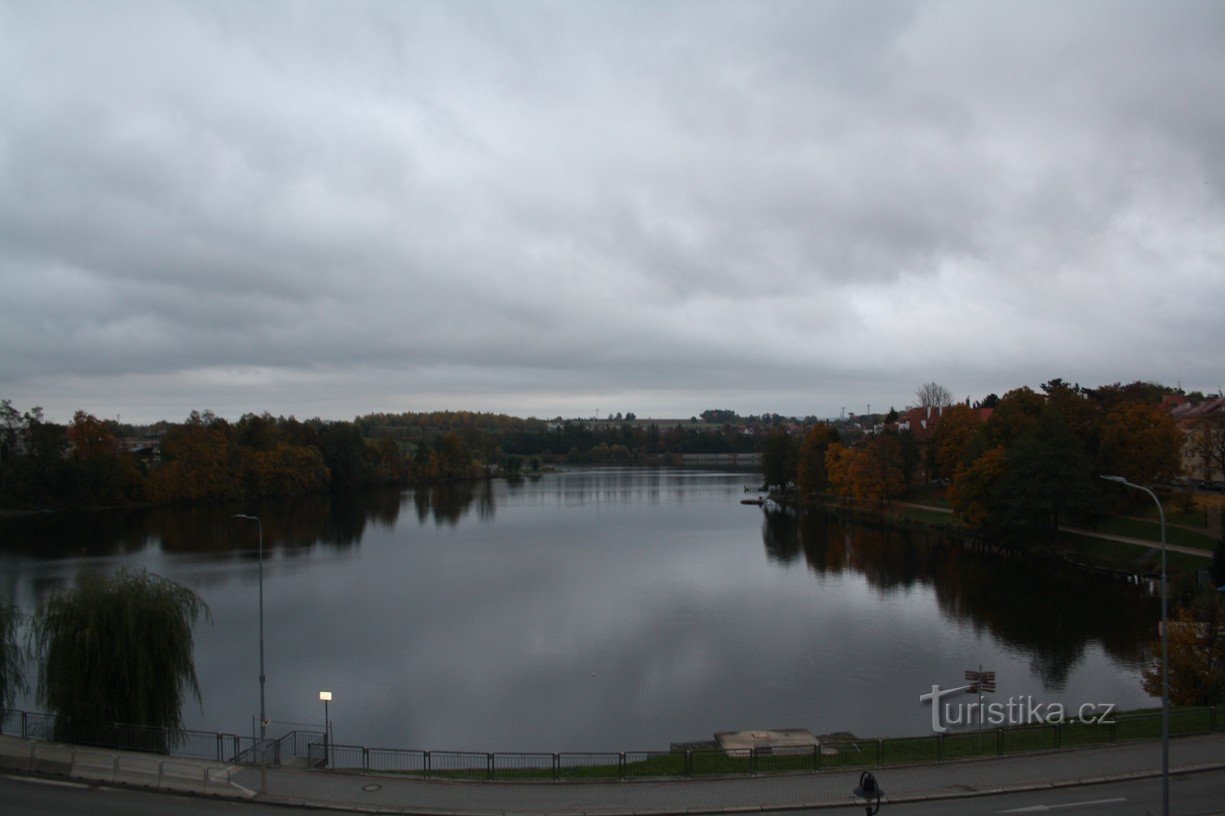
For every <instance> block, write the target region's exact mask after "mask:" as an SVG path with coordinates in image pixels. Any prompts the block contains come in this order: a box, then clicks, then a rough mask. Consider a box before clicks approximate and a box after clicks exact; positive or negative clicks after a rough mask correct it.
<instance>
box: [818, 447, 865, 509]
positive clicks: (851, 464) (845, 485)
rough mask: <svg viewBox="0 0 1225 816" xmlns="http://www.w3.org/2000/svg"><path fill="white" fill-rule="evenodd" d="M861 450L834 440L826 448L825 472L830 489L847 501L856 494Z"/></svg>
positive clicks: (843, 500) (844, 501)
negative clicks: (847, 446) (857, 467)
mask: <svg viewBox="0 0 1225 816" xmlns="http://www.w3.org/2000/svg"><path fill="white" fill-rule="evenodd" d="M859 455H860V452H859V451H857V450H852V449H851V448H844V447H843V446H842V444H841V443H840V442H834V443H833V444H831V445H830V446H829V447H828V448H827V449H826V450H825V473H826V476H827V478H828V479H829V487H830V490H832V491H833V492H834V494H835V495H837V496H838V497H839V498H841V499H842V502H843V504H845V503H847V502H848V501H849V500H850V499H851V497H852V496H854V495H855V470H856V460H857V459H858V458H859Z"/></svg>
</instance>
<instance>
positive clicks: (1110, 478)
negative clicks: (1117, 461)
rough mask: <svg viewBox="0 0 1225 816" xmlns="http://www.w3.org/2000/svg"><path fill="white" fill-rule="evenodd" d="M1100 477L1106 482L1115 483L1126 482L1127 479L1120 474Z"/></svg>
mask: <svg viewBox="0 0 1225 816" xmlns="http://www.w3.org/2000/svg"><path fill="white" fill-rule="evenodd" d="M1102 478H1103V479H1105V480H1106V481H1108V482H1114V483H1116V484H1127V480H1126V479H1124V478H1123V477H1122V476H1103V477H1102Z"/></svg>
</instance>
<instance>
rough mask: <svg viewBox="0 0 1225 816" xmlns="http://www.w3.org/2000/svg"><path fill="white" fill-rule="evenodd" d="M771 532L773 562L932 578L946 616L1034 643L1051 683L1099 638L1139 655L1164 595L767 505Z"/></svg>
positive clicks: (885, 585)
mask: <svg viewBox="0 0 1225 816" xmlns="http://www.w3.org/2000/svg"><path fill="white" fill-rule="evenodd" d="M762 539H763V543H764V544H765V549H766V557H767V558H769V559H770V560H771V561H778V562H780V563H783V564H790V563H792V562H794V561H795V560H797V556H798V554H799V553H801V552H802V553H803V555H804V562H805V564H806V565H807V566H808V568H809V569H810V570H812V571H813V572H815V573H817V574H825V573H838V572H841V571H843V570H853V571H855V572H858V573H860V574H862V575H863V576H864V578H865V579H866V580H867V582H868V584H869V585H870V586H873V587H876V588H878V589H880V590H882V592H885V593H887V592H889V591H892V590H894V589H898V588H907V587H911V586H914V585H915V584H920V585H929V586H931V587H932V588H933V590H934V591H935V594H936V602H937V603H938V604H939V607H940V609H941V610H942V611H943V612H944V614H945V615H946V616H948V617H950V618H953V619H954V620H957V621H960V622H965V623H969V624H970V625H972V626H973V627H974V628H975V630H977V631H981V630H983V629H984V628H985V629H986V630H987V631H988V632H990V633H991V634H992V635H993V636H994V637H996V638H998V639H999V640H1001V641H1003V642H1004V643H1006V644H1009V645H1012V646H1018V647H1021V648H1023V649H1025V651H1026V652H1027V653H1028V654H1029V655H1030V656H1031V658H1030V659H1031V665H1032V667H1033V670H1034V671H1035V673H1037V674H1038V675H1039V676H1041V677H1042V679H1043V682H1044V683H1045V684H1046V687H1047V688H1048V689H1059V688H1062V687H1063V685H1064V683H1065V682H1066V681H1067V675H1068V672H1069V670H1070V669H1071V667H1072V666H1073V665H1074V664H1075V663H1076V662H1077V661H1078V660H1079V659H1080V657H1081V655H1082V654H1083V653H1084V650H1085V647H1086V646H1087V645H1088V644H1089V643H1090V642H1092V641H1098V642H1100V643H1101V644H1102V646H1103V648H1104V649H1105V650H1106V652H1107V653H1108V654H1110V655H1111V656H1112V657H1113V658H1115V659H1117V660H1120V661H1126V662H1134V661H1136V660H1138V659H1140V658H1141V656H1142V654H1143V648H1144V643H1145V639H1146V638H1148V637H1149V636H1150V635H1151V631H1152V627H1153V621H1154V620H1155V619H1156V617H1157V606H1156V603H1157V602H1156V601H1155V599H1154V598H1153V597H1151V595H1149V594H1148V593H1147V592H1146V591H1145V590H1144V589H1143V588H1142V587H1141V586H1139V585H1137V584H1134V583H1130V582H1128V581H1127V580H1126V579H1123V578H1116V577H1113V576H1109V575H1105V574H1102V573H1095V572H1088V571H1085V570H1080V569H1077V568H1075V567H1072V566H1071V565H1068V564H1065V563H1064V562H1062V561H1060V560H1058V559H1056V558H1052V557H1049V556H1042V555H1035V554H1032V553H1027V552H1024V551H1017V550H999V549H994V548H988V547H983V546H978V545H971V544H968V543H965V542H959V541H955V540H952V539H950V538H948V537H947V536H944V535H940V534H934V533H927V532H912V531H908V530H898V529H889V528H883V527H882V528H874V527H871V526H867V525H860V524H856V525H854V526H849V525H844V524H841V523H839V522H837V521H836V520H834V519H830V518H827V517H823V516H817V515H807V514H805V515H801V516H798V517H797V516H796V515H794V514H791V513H789V512H768V513H766V519H765V523H764V525H763V528H762Z"/></svg>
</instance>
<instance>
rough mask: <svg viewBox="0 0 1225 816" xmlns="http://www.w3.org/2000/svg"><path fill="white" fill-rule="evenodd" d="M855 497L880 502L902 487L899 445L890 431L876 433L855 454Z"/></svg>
mask: <svg viewBox="0 0 1225 816" xmlns="http://www.w3.org/2000/svg"><path fill="white" fill-rule="evenodd" d="M854 483H855V497H856V498H857V499H862V500H864V501H870V502H875V503H876V504H878V505H883V504H884V503H885V502H887V501H889V500H891V499H893V498H895V497H897V496H899V495H901V493H902V491H904V490H905V489H906V483H905V480H904V479H903V476H902V446H901V444H900V443H899V442H898V439H897V437H896V436H895V435H893V434H888V433H884V434H878V435H876V436H874V437H872V439H871V440H869V441H868V444H867V445H865V446H864V448H863V451H862V452H861V454H860V455H859V456H858V457H856V461H855V468H854Z"/></svg>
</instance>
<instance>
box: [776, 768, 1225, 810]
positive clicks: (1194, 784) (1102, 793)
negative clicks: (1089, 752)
mask: <svg viewBox="0 0 1225 816" xmlns="http://www.w3.org/2000/svg"><path fill="white" fill-rule="evenodd" d="M885 792H886V793H888V789H887V788H886V790H885ZM808 812H809V813H822V814H826V813H828V814H834V813H844V812H845V813H856V812H858V813H862V812H863V808H862V807H861V808H858V809H843V808H834V809H830V810H824V809H823V810H819V811H817V810H813V811H808ZM795 813H796V812H795V811H781V812H778V813H777V816H795ZM1160 813H1161V779H1160V778H1153V779H1137V780H1132V781H1128V782H1106V783H1102V784H1099V785H1084V786H1082V787H1078V788H1051V789H1047V790H1040V791H1025V792H1022V793H1000V794H995V795H992V796H971V797H966V798H962V799H937V800H932V801H929V802H912V803H901V804H891V803H889V802H885V803H883V804H882V805H881V808H880V816H1042V814H1050V816H1146V814H1160ZM1170 816H1225V770H1219V771H1203V772H1200V773H1193V774H1185V775H1175V776H1171V777H1170Z"/></svg>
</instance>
